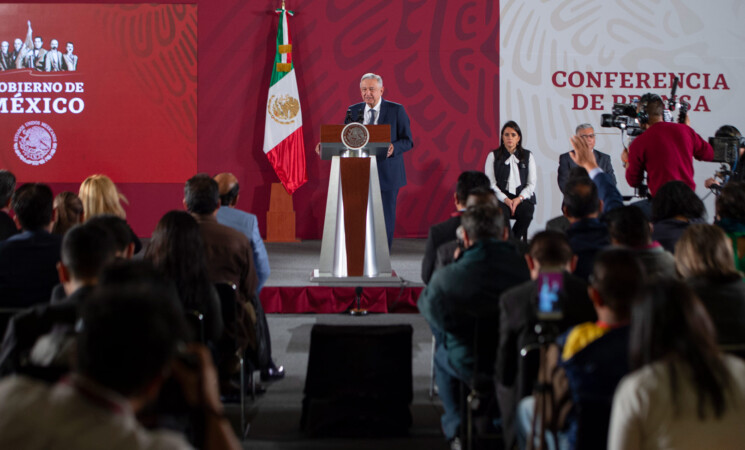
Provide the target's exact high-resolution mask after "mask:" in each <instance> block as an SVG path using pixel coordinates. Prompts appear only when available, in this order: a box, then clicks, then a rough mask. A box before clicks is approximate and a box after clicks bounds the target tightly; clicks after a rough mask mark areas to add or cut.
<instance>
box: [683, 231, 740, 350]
mask: <svg viewBox="0 0 745 450" xmlns="http://www.w3.org/2000/svg"><path fill="white" fill-rule="evenodd" d="M675 249H676V252H675V267H676V269H677V270H678V272H679V273H680V274H681V275H682V276H683V277H684V278H685V279H686V281H687V282H688V284H689V285H690V286H691V287H692V288H693V290H694V291H695V292H696V295H698V297H699V298H700V299H701V301H702V302H703V304H704V306H705V307H706V309H707V311H708V313H709V315H710V316H711V319H712V321H713V322H714V327H715V328H716V330H717V335H718V340H719V343H720V344H723V345H726V344H743V343H745V281H743V279H742V273H740V272H738V271H737V270H735V264H734V260H733V257H732V244H731V242H730V240H729V239H728V238H727V236H726V235H725V234H724V231H722V230H721V229H720V228H719V227H716V226H714V225H707V224H697V225H691V226H690V227H688V229H686V231H685V232H684V233H683V236H681V238H680V240H679V241H678V244H677V245H676V246H675Z"/></svg>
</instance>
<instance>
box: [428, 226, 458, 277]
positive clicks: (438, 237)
mask: <svg viewBox="0 0 745 450" xmlns="http://www.w3.org/2000/svg"><path fill="white" fill-rule="evenodd" d="M459 226H460V215H458V216H453V217H451V218H449V219H448V220H446V221H444V222H440V223H438V224H435V225H432V226H431V227H430V228H429V235H428V236H427V244H426V246H425V247H424V259H423V260H422V281H423V282H424V284H427V283H429V279H430V278H432V273H433V272H434V271H435V261H436V260H437V249H438V248H439V247H440V245H442V244H444V243H446V242H450V241H452V240H454V239H455V230H456V229H457V228H458V227H459Z"/></svg>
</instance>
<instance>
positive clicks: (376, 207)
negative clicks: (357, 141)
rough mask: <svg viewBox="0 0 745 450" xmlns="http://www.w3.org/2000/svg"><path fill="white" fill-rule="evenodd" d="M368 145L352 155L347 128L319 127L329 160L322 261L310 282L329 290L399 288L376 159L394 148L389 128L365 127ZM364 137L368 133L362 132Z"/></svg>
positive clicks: (323, 156) (323, 146) (322, 153)
mask: <svg viewBox="0 0 745 450" xmlns="http://www.w3.org/2000/svg"><path fill="white" fill-rule="evenodd" d="M364 127H365V128H366V129H367V133H368V134H369V140H368V141H367V144H366V145H365V146H364V147H362V148H359V149H350V148H349V147H348V146H347V145H345V144H344V143H343V142H342V132H343V130H344V129H345V125H322V126H321V159H324V160H329V159H330V160H331V173H330V174H329V188H328V195H327V197H326V215H325V219H324V224H323V240H322V242H321V259H320V263H319V267H318V269H315V270H314V271H313V275H312V276H311V281H312V282H315V283H319V284H322V285H328V286H360V285H376V284H381V285H386V284H397V283H398V282H400V279H399V278H398V277H397V276H396V275H395V273H394V272H393V271H392V270H391V259H390V254H389V252H388V239H387V236H386V230H385V220H384V217H383V203H382V199H381V196H380V181H379V179H378V164H377V160H376V158H375V155H378V154H381V155H385V154H386V153H387V152H388V146H389V145H390V142H389V141H390V136H391V132H390V125H366V126H364ZM363 131H364V130H363Z"/></svg>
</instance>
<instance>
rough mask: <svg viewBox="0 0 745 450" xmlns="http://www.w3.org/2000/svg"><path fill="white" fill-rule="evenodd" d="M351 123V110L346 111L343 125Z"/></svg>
mask: <svg viewBox="0 0 745 450" xmlns="http://www.w3.org/2000/svg"><path fill="white" fill-rule="evenodd" d="M351 121H352V109H351V108H350V109H348V110H347V116H346V117H345V118H344V123H345V124H347V123H349V122H351Z"/></svg>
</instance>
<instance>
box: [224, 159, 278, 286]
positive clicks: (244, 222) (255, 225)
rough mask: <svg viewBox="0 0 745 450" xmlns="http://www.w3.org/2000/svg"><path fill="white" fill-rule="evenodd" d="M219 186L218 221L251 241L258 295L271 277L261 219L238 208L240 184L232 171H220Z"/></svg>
mask: <svg viewBox="0 0 745 450" xmlns="http://www.w3.org/2000/svg"><path fill="white" fill-rule="evenodd" d="M215 181H217V187H218V188H219V190H220V209H218V210H217V222H218V223H221V224H223V225H226V226H229V227H230V228H233V229H234V230H238V231H240V232H241V233H243V234H244V235H246V237H247V238H248V240H249V241H251V248H252V249H253V256H254V263H255V264H256V276H257V277H258V279H259V285H258V288H257V295H258V293H259V292H260V291H261V288H262V287H263V286H264V283H266V280H267V279H268V278H269V273H270V269H269V256H268V255H267V254H266V248H265V247H264V241H263V240H262V239H261V233H259V221H258V219H257V218H256V216H255V215H253V214H251V213H247V212H245V211H241V210H240V209H237V208H236V207H235V205H236V204H237V203H238V194H239V192H240V186H239V185H238V179H237V178H236V177H235V175H233V174H232V173H227V172H226V173H219V174H217V175H215Z"/></svg>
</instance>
